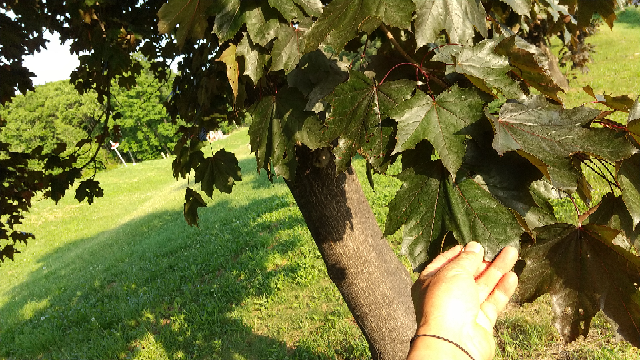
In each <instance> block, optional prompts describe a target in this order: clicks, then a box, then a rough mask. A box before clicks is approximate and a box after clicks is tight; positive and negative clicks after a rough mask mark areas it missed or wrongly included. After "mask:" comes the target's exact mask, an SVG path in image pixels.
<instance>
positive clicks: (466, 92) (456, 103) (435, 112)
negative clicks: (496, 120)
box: [390, 85, 484, 174]
mask: <svg viewBox="0 0 640 360" xmlns="http://www.w3.org/2000/svg"><path fill="white" fill-rule="evenodd" d="M483 106H484V102H483V101H482V99H481V98H480V96H479V95H478V94H477V93H476V92H475V91H474V90H471V89H461V88H459V87H458V86H457V85H454V86H452V87H451V88H449V89H448V90H447V91H445V92H443V93H441V94H439V95H438V97H436V98H435V99H434V98H432V97H430V96H429V95H427V94H425V93H424V92H422V91H417V92H416V94H415V95H414V96H413V97H411V99H409V100H407V101H404V102H403V103H401V104H400V105H399V106H397V107H396V108H395V109H393V110H392V112H391V114H390V116H391V117H392V118H393V119H395V120H396V121H397V122H398V136H397V137H398V142H397V145H396V148H395V149H394V153H397V152H401V151H403V150H406V149H411V148H413V147H415V146H416V144H417V143H419V142H420V141H421V140H423V139H427V140H429V142H431V144H433V146H434V148H435V149H436V151H437V152H438V154H439V155H440V158H441V159H442V162H443V163H444V165H445V167H446V168H447V169H448V170H449V172H450V173H451V174H455V173H456V172H457V171H458V169H459V168H460V165H462V159H463V158H464V154H465V150H466V140H467V135H469V134H468V133H466V132H465V129H467V128H468V127H470V126H471V125H472V124H473V123H474V122H476V121H478V120H479V119H480V118H481V117H482V109H483Z"/></svg>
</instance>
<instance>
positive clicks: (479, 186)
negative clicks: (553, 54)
mask: <svg viewBox="0 0 640 360" xmlns="http://www.w3.org/2000/svg"><path fill="white" fill-rule="evenodd" d="M620 5H623V1H621V0H597V1H593V0H560V1H555V0H554V1H552V0H504V1H497V0H482V1H481V0H356V1H353V0H333V1H330V2H326V3H323V2H320V1H318V0H270V1H268V2H259V1H238V0H207V1H194V0H169V1H168V2H166V3H164V2H163V1H160V0H151V1H147V2H142V3H140V2H138V1H125V2H122V1H119V2H117V3H116V2H109V1H107V2H93V1H71V2H65V3H54V2H45V3H42V4H39V7H38V6H33V4H31V3H23V2H20V3H16V4H13V5H9V6H6V8H7V9H9V10H11V11H13V12H14V13H15V14H16V15H17V17H16V20H14V21H10V24H12V25H15V26H17V27H19V26H18V25H22V26H23V27H22V28H20V29H19V30H20V31H16V33H17V34H18V35H17V38H20V37H21V36H22V38H23V39H30V40H33V44H32V45H27V46H26V48H27V49H28V51H33V50H34V49H37V48H38V47H39V46H40V45H41V44H40V42H39V41H40V40H41V33H42V31H43V29H44V28H45V27H47V28H50V29H53V30H57V31H60V32H61V34H62V35H63V39H65V38H72V39H74V47H73V49H74V51H82V50H88V49H91V53H90V54H89V55H87V56H86V57H85V58H84V59H83V61H82V64H81V67H80V69H79V70H78V71H76V72H75V73H74V74H73V75H72V80H73V81H74V83H75V85H76V87H77V88H78V89H79V90H81V91H86V90H87V89H90V88H92V89H94V90H95V91H96V93H97V96H98V101H99V102H100V103H101V104H104V106H105V113H106V114H107V119H105V121H104V124H108V123H109V117H110V116H111V115H112V113H113V114H114V116H115V113H114V109H115V107H114V104H113V98H112V94H113V91H112V80H113V79H114V78H115V77H118V84H119V85H121V86H132V85H133V83H134V82H135V78H136V76H137V74H138V73H139V72H140V71H141V70H142V65H141V63H140V62H139V61H138V60H136V59H135V58H133V57H131V56H130V54H131V53H133V52H134V51H136V50H138V49H140V51H141V52H142V54H144V55H145V56H147V57H148V58H150V59H151V60H152V63H151V65H150V69H151V71H152V72H153V73H154V75H155V76H156V77H158V78H159V79H161V80H162V79H164V78H166V76H167V73H166V68H167V66H168V62H167V60H170V59H173V58H175V57H176V56H177V55H178V53H180V55H181V56H182V60H181V61H180V64H179V66H178V69H179V71H180V75H179V76H177V77H176V79H175V80H174V81H173V89H172V96H171V97H170V100H169V101H168V102H167V103H166V107H167V110H168V112H169V114H170V115H171V116H172V118H173V119H177V118H178V117H179V118H181V119H182V120H184V121H185V123H186V125H185V126H182V127H181V128H180V133H181V135H182V136H181V138H180V140H179V141H178V142H177V145H176V147H175V151H174V152H175V153H176V155H177V157H176V159H175V161H174V163H173V171H174V176H176V177H186V176H188V175H189V174H191V172H192V171H195V180H196V183H200V184H201V187H202V190H203V191H204V192H205V193H206V194H207V195H208V196H211V195H212V194H213V191H214V190H215V189H218V190H220V191H223V192H230V191H231V189H232V187H233V185H234V184H235V182H236V181H238V180H240V172H239V171H240V168H239V165H238V160H237V159H236V158H235V156H233V154H231V153H229V152H227V151H225V150H219V151H218V152H216V153H212V154H211V156H205V154H204V153H203V152H202V151H201V150H202V143H201V141H200V139H199V136H198V135H199V133H200V132H201V131H202V129H205V130H206V129H213V128H216V127H217V126H219V124H220V123H221V122H223V121H228V120H229V119H233V118H241V117H243V116H246V114H248V116H250V117H251V128H250V129H249V135H250V138H251V139H250V143H251V149H252V151H253V152H255V155H256V160H257V164H258V169H259V170H264V171H266V173H267V174H268V177H269V178H270V179H273V178H275V177H277V176H281V177H283V178H284V179H285V180H287V181H288V182H289V183H291V182H295V181H296V179H298V178H299V177H300V176H303V175H300V174H298V173H297V172H296V169H297V168H298V165H300V164H298V161H299V157H298V156H297V155H298V154H299V151H303V150H304V151H306V150H305V149H312V150H317V151H316V152H315V153H316V154H320V155H319V156H324V155H321V154H325V153H330V154H332V155H331V157H330V164H331V165H330V166H333V164H334V163H335V166H336V167H337V170H338V171H343V170H346V169H348V168H349V167H350V165H351V160H352V158H353V157H354V156H355V155H356V154H360V155H361V156H362V157H363V158H364V159H365V160H366V162H367V169H368V177H369V179H372V178H373V176H372V174H374V173H376V172H379V173H385V172H386V171H387V170H388V168H389V166H390V165H391V164H393V163H394V162H395V161H396V160H398V159H401V163H402V172H401V173H400V174H399V175H398V178H399V179H400V180H401V181H402V182H403V185H402V187H401V188H400V190H398V192H397V193H396V195H395V198H394V199H393V200H392V201H391V203H390V204H389V215H388V217H387V222H386V225H385V233H386V234H392V233H394V232H395V231H396V230H398V229H400V228H403V237H404V243H403V250H404V253H405V254H406V255H407V256H408V257H409V259H410V260H411V262H412V264H413V266H414V267H415V268H416V269H419V268H420V267H421V266H423V264H424V263H425V261H427V259H429V258H431V257H433V256H434V255H435V254H437V253H438V252H440V251H442V249H443V248H446V247H447V246H450V245H452V244H454V243H467V242H469V241H471V240H478V241H480V242H482V243H483V245H484V246H485V248H486V249H487V257H488V258H491V257H492V256H494V255H495V254H496V253H497V252H498V251H499V250H500V249H501V248H502V247H504V246H506V245H515V246H520V245H521V247H522V251H521V253H522V256H523V258H524V261H525V263H526V265H525V267H524V270H523V272H522V274H521V280H522V282H521V283H522V285H521V286H520V288H519V289H520V290H519V294H518V299H519V300H520V301H523V302H528V301H532V300H533V299H535V298H537V297H539V296H541V295H542V294H544V293H551V296H552V299H553V302H554V309H555V311H556V314H555V315H556V327H557V329H558V330H559V331H560V333H561V335H562V336H563V337H564V338H565V339H566V340H574V339H575V338H577V337H578V336H580V335H583V334H585V332H587V331H588V329H589V324H590V321H591V318H592V317H593V316H594V315H595V313H596V312H598V311H599V310H603V311H604V312H605V314H606V315H607V316H609V317H610V318H611V319H612V320H613V321H615V322H616V323H617V324H618V331H619V333H620V334H621V335H622V336H623V337H624V338H625V339H627V340H628V341H630V342H631V343H632V344H634V345H635V346H640V328H638V326H637V325H636V324H638V323H640V294H639V293H638V288H637V284H638V283H640V259H639V258H638V257H637V256H636V255H635V254H634V252H636V251H637V250H638V247H639V246H640V245H639V242H638V241H637V240H638V237H639V232H640V228H638V227H637V224H638V223H639V222H640V200H639V199H640V175H639V174H640V171H638V169H640V154H639V153H638V150H639V148H640V144H639V138H640V102H638V101H636V102H634V101H633V100H632V99H630V98H629V97H627V96H617V97H616V96H611V95H600V94H595V93H593V91H591V90H590V89H588V88H587V89H585V90H586V91H587V93H589V94H590V95H591V96H592V97H593V98H594V99H595V100H594V101H595V102H598V103H601V104H604V105H605V106H607V107H609V108H610V109H611V110H610V111H601V110H598V109H592V108H587V107H578V108H574V109H566V108H564V107H562V106H561V104H560V103H561V100H560V97H559V96H558V92H559V91H560V90H561V86H560V85H559V79H558V74H557V73H554V71H553V69H552V67H551V66H550V62H549V61H548V53H546V52H545V51H544V49H543V48H542V47H540V41H538V40H537V39H538V38H539V37H540V36H543V37H544V36H549V35H556V34H561V35H562V36H563V39H564V41H565V42H567V41H568V42H578V41H579V37H580V34H581V31H583V30H584V29H585V28H586V27H587V26H589V25H590V23H591V19H592V18H593V16H594V15H595V14H597V15H599V16H600V17H602V19H603V20H604V21H605V22H606V23H607V24H608V25H609V26H612V25H613V21H614V20H615V18H616V15H615V9H616V8H617V7H618V6H620ZM155 13H157V15H158V18H159V20H158V22H157V23H156V21H155V19H153V18H152V16H151V15H152V14H155ZM0 18H2V19H4V21H7V19H8V17H7V16H6V15H4V14H2V13H0ZM5 18H7V19H5ZM541 19H543V20H544V24H545V25H544V26H542V27H541V25H542V23H543V22H541V21H540V20H541ZM45 20H46V21H45ZM45 24H46V25H45ZM363 36H364V39H365V42H364V44H362V42H361V39H362V38H363ZM168 37H173V38H175V40H176V41H175V42H173V41H167V38H168ZM142 40H144V41H142ZM1 41H3V42H4V41H14V42H15V40H5V39H2V40H1ZM369 43H372V44H380V45H379V48H377V49H376V52H375V54H374V55H371V56H370V58H368V57H367V49H368V44H369ZM21 44H22V43H21ZM328 48H330V49H331V52H329V51H326V50H327V49H328ZM3 49H4V48H3ZM343 51H346V52H350V53H353V54H360V59H365V60H366V61H359V62H358V63H357V64H356V63H355V62H354V61H352V62H351V63H349V62H345V61H342V60H341V59H340V58H337V57H335V56H332V54H333V53H342V52H343ZM3 56H4V57H5V58H6V59H14V58H15V59H16V61H15V64H12V66H13V68H14V69H15V72H13V73H11V77H7V79H8V82H7V84H8V85H7V86H5V87H3V88H2V90H1V92H0V100H2V101H3V102H4V101H6V100H8V99H9V98H10V97H11V96H12V92H13V91H15V87H18V88H22V87H28V82H25V80H24V78H23V77H20V76H17V75H16V74H20V72H21V71H24V69H23V68H22V67H21V64H20V58H21V54H19V55H17V56H16V55H15V54H3ZM342 59H357V57H353V56H351V57H342ZM0 69H1V68H0ZM0 71H2V70H0ZM2 74H3V73H1V72H0V75H2ZM533 93H536V94H538V95H533ZM498 95H501V96H504V97H505V98H507V99H509V100H508V101H507V102H506V103H505V104H504V105H503V106H502V107H501V108H500V110H499V111H498V112H497V113H491V112H488V111H485V107H486V105H487V104H488V103H489V102H490V101H492V99H493V97H495V96H498ZM616 111H618V112H624V113H626V114H627V118H626V123H617V122H615V121H613V120H611V114H612V112H616ZM108 133H109V127H108V126H105V127H104V131H103V133H101V135H99V136H98V142H99V143H100V141H104V138H105V136H107V135H108ZM56 156H57V155H56ZM16 157H17V155H16ZM326 158H327V157H326V156H325V157H323V159H326ZM318 164H319V165H318V166H326V163H325V162H322V161H320V162H319V163H318ZM74 169H75V168H73V169H67V168H64V169H63V171H62V172H61V173H60V174H58V175H57V176H58V179H57V180H56V182H52V181H51V180H48V179H45V181H44V182H42V181H40V182H38V184H35V185H33V187H30V188H29V189H32V188H34V189H35V188H37V186H40V187H41V188H49V187H51V188H52V197H54V198H56V197H57V198H59V196H61V194H62V193H64V191H65V190H66V189H67V188H69V186H70V185H71V183H72V182H73V180H74V179H75V178H76V177H77V174H75V173H74ZM516 169H517V172H515V173H514V170H516ZM585 169H591V171H593V172H594V173H596V174H597V175H598V176H599V177H601V178H602V180H603V181H605V182H607V183H608V184H609V187H610V192H609V193H608V194H607V195H606V196H605V197H604V198H603V200H602V202H601V203H600V204H598V205H596V204H590V200H591V198H592V196H591V190H590V184H589V182H588V179H587V177H586V176H585V172H586V170H585ZM19 176H22V175H21V174H16V175H11V177H9V179H13V178H18V177H19ZM371 182H372V185H373V181H371ZM3 183H4V181H3ZM82 184H84V187H83V185H82ZM82 184H81V185H80V188H82V189H83V190H84V192H85V195H86V196H87V197H89V199H92V198H93V196H99V194H101V191H102V190H101V189H100V188H99V187H98V186H97V185H96V184H95V183H93V182H92V183H86V182H83V183H82ZM54 189H55V191H54ZM319 190H320V191H321V190H322V189H319ZM562 196H578V197H580V198H582V199H583V200H584V201H585V202H586V203H588V204H590V205H589V206H590V208H589V209H588V211H586V212H584V213H580V214H578V215H579V220H580V221H579V223H578V224H567V223H563V222H562V221H560V220H559V219H556V218H555V216H554V213H553V208H552V206H551V203H552V202H553V201H554V200H555V199H557V198H559V197H562ZM27 205H28V204H27ZM204 206H206V202H205V201H204V199H203V197H202V196H201V195H200V193H199V192H198V191H196V190H195V189H192V188H187V190H186V196H185V206H184V214H185V218H186V219H187V222H188V223H190V224H196V223H197V221H198V212H197V210H198V208H200V207H204ZM27 207H28V206H23V207H21V208H18V209H17V210H13V209H12V211H13V212H11V214H16V213H17V214H19V211H24V210H26V209H27ZM16 211H17V212H16ZM17 216H18V218H17V219H18V221H19V215H17ZM310 225H311V224H310ZM9 229H12V225H11V224H10V226H9ZM6 233H7V235H5V236H3V238H6V239H9V235H10V236H14V235H13V234H15V232H13V233H12V234H9V233H8V232H6ZM15 241H16V240H15V239H14V240H13V242H14V243H15ZM7 246H13V245H11V244H10V245H7ZM7 246H5V248H4V249H7ZM4 249H3V256H6V255H5V252H4ZM10 251H14V250H10ZM12 254H13V252H11V255H12ZM6 257H9V256H6ZM372 348H375V344H374V345H372Z"/></svg>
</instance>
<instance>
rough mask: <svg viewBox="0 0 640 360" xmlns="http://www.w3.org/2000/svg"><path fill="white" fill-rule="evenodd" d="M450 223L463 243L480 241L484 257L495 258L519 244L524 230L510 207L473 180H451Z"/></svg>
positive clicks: (455, 234)
mask: <svg viewBox="0 0 640 360" xmlns="http://www.w3.org/2000/svg"><path fill="white" fill-rule="evenodd" d="M447 185H448V187H447V192H448V194H447V197H448V200H449V212H450V214H449V216H448V218H447V226H448V228H449V229H451V230H452V232H453V235H454V236H455V238H456V239H457V240H458V242H460V243H461V244H466V243H469V242H471V241H478V242H480V243H481V244H482V245H483V246H484V248H485V254H484V257H485V259H487V260H492V259H493V258H494V257H495V256H496V255H498V253H499V252H500V250H501V249H502V248H504V247H505V246H513V247H515V248H518V247H519V243H520V235H521V234H522V233H523V232H524V230H523V229H522V227H521V226H520V224H519V223H518V220H517V219H516V218H515V216H514V215H513V214H512V213H511V211H509V209H508V208H507V207H505V206H504V205H502V204H501V203H500V202H499V201H498V200H496V199H495V198H494V197H493V196H492V195H491V193H490V192H488V191H487V190H485V189H484V188H483V187H482V186H480V184H479V183H478V182H477V181H476V180H474V179H465V180H463V181H460V182H455V183H454V182H453V181H448V183H447Z"/></svg>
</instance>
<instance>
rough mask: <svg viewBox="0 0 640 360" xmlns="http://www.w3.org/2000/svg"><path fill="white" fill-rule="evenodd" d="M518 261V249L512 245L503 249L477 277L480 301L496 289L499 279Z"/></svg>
mask: <svg viewBox="0 0 640 360" xmlns="http://www.w3.org/2000/svg"><path fill="white" fill-rule="evenodd" d="M516 261H518V250H516V249H515V248H513V247H511V246H507V247H506V248H504V249H502V251H501V252H500V254H498V256H497V257H496V258H495V259H494V260H493V262H491V263H490V265H489V266H488V267H487V268H486V269H485V270H484V271H483V272H482V274H480V276H478V277H477V278H476V284H477V285H478V292H479V300H480V303H482V302H483V301H485V299H486V298H487V297H488V296H489V294H491V292H492V291H494V288H495V287H496V284H498V281H500V279H502V277H503V276H504V274H506V273H507V272H509V271H510V270H511V268H513V265H514V264H515V263H516Z"/></svg>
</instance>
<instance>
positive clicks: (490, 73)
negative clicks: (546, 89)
mask: <svg viewBox="0 0 640 360" xmlns="http://www.w3.org/2000/svg"><path fill="white" fill-rule="evenodd" d="M501 40H502V39H499V38H496V39H489V40H483V41H481V42H479V43H478V44H476V45H473V46H471V45H466V46H463V45H445V46H443V47H441V48H440V49H439V50H438V51H437V53H436V55H435V56H434V57H433V60H435V61H441V62H443V63H445V64H446V65H447V68H446V73H447V74H450V73H453V72H456V73H459V74H463V75H465V76H466V77H467V78H468V79H469V80H470V81H471V82H472V83H473V84H474V85H476V86H477V87H478V88H479V89H481V90H482V91H484V92H486V93H488V94H491V95H493V91H492V89H497V90H499V91H500V92H501V93H502V94H504V95H505V96H506V97H507V98H510V99H521V98H523V97H524V93H523V92H522V90H521V89H520V85H519V84H518V82H517V81H515V80H513V79H512V78H511V77H509V75H508V73H509V72H511V70H512V67H511V65H510V64H509V59H508V58H507V57H506V56H503V55H498V54H497V53H496V51H495V50H496V46H498V44H500V41H501Z"/></svg>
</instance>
